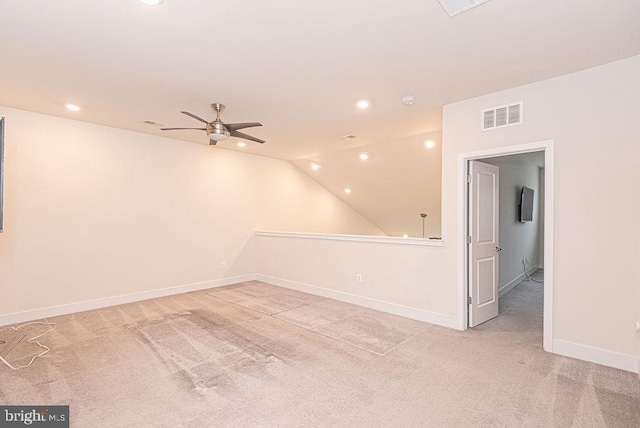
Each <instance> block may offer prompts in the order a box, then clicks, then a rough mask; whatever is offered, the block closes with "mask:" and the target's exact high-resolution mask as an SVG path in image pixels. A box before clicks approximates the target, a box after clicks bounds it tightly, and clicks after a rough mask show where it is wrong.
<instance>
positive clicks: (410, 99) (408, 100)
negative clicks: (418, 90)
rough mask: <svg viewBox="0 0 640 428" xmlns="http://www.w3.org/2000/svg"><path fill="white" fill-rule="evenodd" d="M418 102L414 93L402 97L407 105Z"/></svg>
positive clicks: (403, 102)
mask: <svg viewBox="0 0 640 428" xmlns="http://www.w3.org/2000/svg"><path fill="white" fill-rule="evenodd" d="M415 102H416V97H414V96H413V95H407V96H406V97H402V104H404V105H406V106H412V105H413V103H415Z"/></svg>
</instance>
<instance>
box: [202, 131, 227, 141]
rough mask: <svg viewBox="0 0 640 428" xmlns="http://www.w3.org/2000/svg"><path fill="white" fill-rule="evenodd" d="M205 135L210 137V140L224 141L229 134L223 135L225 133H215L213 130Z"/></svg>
mask: <svg viewBox="0 0 640 428" xmlns="http://www.w3.org/2000/svg"><path fill="white" fill-rule="evenodd" d="M207 136H208V137H209V138H211V139H212V140H215V141H224V140H226V139H227V138H229V136H228V135H225V134H218V133H215V132H213V133H211V134H207Z"/></svg>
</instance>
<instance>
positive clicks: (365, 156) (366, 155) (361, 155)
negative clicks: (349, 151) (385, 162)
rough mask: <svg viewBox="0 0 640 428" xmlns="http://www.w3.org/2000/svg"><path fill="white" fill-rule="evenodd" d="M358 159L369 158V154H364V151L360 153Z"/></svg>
mask: <svg viewBox="0 0 640 428" xmlns="http://www.w3.org/2000/svg"><path fill="white" fill-rule="evenodd" d="M360 159H362V160H367V159H369V155H368V154H366V153H362V154H360Z"/></svg>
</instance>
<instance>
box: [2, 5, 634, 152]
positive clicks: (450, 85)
mask: <svg viewBox="0 0 640 428" xmlns="http://www.w3.org/2000/svg"><path fill="white" fill-rule="evenodd" d="M639 23H640V1H637V0H615V1H611V0H581V1H578V0H566V1H558V0H520V1H510V0H491V1H489V2H486V3H484V4H482V5H481V6H479V7H477V8H474V9H473V10H470V11H468V12H465V13H463V14H461V15H458V16H456V17H453V18H451V17H449V16H448V15H447V13H446V12H445V11H444V9H443V8H442V7H441V6H440V4H439V2H438V0H405V1H402V2H388V1H381V0H349V1H344V0H340V1H338V0H324V1H314V2H310V1H297V2H296V1H282V0H271V1H264V0H244V1H241V2H240V1H225V2H222V1H220V2H214V1H210V0H165V1H164V4H162V5H161V6H158V7H150V6H146V5H144V4H142V3H140V2H139V1H138V0H110V1H98V0H95V1H86V0H64V1H62V0H46V1H45V0H39V1H24V0H3V1H2V2H0V36H1V42H2V43H0V94H1V96H0V104H1V105H5V106H9V107H16V108H21V109H25V110H30V111H36V112H42V113H46V114H51V115H55V116H64V117H72V118H76V119H78V120H83V121H88V122H93V123H99V124H104V125H108V126H114V127H118V128H123V129H129V130H134V131H139V132H146V133H150V134H157V135H160V134H162V132H161V131H159V130H157V128H154V127H152V126H149V125H144V124H142V123H141V122H142V121H143V120H145V119H151V120H155V121H158V122H162V123H164V124H166V125H168V126H198V122H195V121H193V120H191V119H189V118H187V117H185V116H183V115H181V114H180V113H179V111H180V110H187V111H190V112H192V113H195V114H197V115H200V116H203V117H205V118H210V117H212V115H211V111H210V110H209V107H208V106H209V104H210V103H212V102H221V103H224V104H226V105H227V111H226V112H225V114H224V115H223V120H225V121H227V122H244V121H260V122H262V123H263V124H264V127H263V128H253V129H250V130H247V131H250V132H248V133H250V134H253V135H255V136H257V137H260V138H263V139H266V140H267V143H266V144H265V145H264V146H259V145H257V144H254V143H249V145H248V146H247V147H246V148H245V149H243V150H245V151H249V152H253V153H256V154H261V155H266V156H272V157H277V158H283V159H301V158H309V157H312V156H319V155H323V154H326V153H329V152H333V151H336V150H343V149H344V148H345V142H344V141H341V140H339V139H338V137H339V136H341V135H344V134H347V133H354V134H357V135H358V137H359V138H358V139H356V140H353V141H351V142H349V143H348V144H349V145H348V146H347V147H351V148H352V147H357V146H361V145H367V144H373V143H380V142H384V141H389V140H394V139H399V138H403V137H405V136H410V135H418V134H423V133H427V132H432V131H437V130H439V129H440V128H441V107H442V105H443V104H445V103H449V102H453V101H456V100H461V99H466V98H470V97H474V96H478V95H481V94H484V93H489V92H494V91H496V90H500V89H506V88H509V87H513V86H517V85H520V84H524V83H528V82H533V81H538V80H541V79H545V78H550V77H553V76H558V75H562V74H566V73H569V72H573V71H577V70H580V69H584V68H588V67H591V66H595V65H599V64H604V63H607V62H611V61H614V60H617V59H622V58H625V57H629V56H632V55H637V54H640V25H639ZM407 94H411V95H415V96H416V98H417V102H416V104H415V105H414V106H413V107H405V106H403V105H402V104H401V103H400V99H401V97H402V96H404V95H407ZM359 99H368V100H369V101H370V102H371V106H370V107H369V108H368V109H367V110H364V111H360V110H358V109H356V108H355V107H354V104H355V102H356V101H357V100H359ZM67 102H72V103H76V104H79V105H80V106H82V107H83V109H82V110H81V111H80V112H78V113H71V112H68V111H66V110H65V109H64V107H63V104H64V103H67ZM163 135H170V136H172V137H174V138H178V139H182V140H185V141H192V142H194V143H201V144H206V143H207V141H208V140H207V138H206V136H205V135H204V133H199V132H197V131H185V132H182V131H181V132H175V133H171V134H168V133H165V134H163ZM219 146H221V147H223V148H233V149H237V150H239V149H238V148H237V147H236V146H235V145H234V144H233V141H228V142H223V143H220V144H219Z"/></svg>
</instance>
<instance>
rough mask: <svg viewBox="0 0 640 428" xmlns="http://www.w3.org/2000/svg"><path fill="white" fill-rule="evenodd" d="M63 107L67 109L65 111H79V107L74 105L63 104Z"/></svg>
mask: <svg viewBox="0 0 640 428" xmlns="http://www.w3.org/2000/svg"><path fill="white" fill-rule="evenodd" d="M64 106H65V107H66V108H67V110H71V111H80V106H77V105H75V104H65V105H64Z"/></svg>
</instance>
